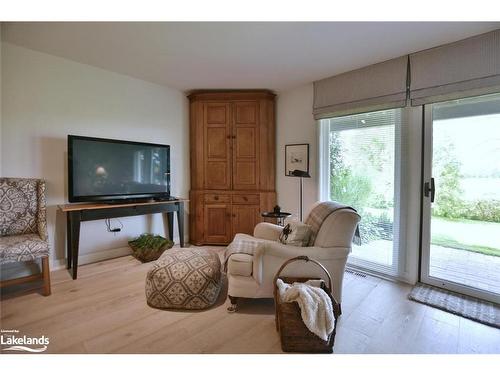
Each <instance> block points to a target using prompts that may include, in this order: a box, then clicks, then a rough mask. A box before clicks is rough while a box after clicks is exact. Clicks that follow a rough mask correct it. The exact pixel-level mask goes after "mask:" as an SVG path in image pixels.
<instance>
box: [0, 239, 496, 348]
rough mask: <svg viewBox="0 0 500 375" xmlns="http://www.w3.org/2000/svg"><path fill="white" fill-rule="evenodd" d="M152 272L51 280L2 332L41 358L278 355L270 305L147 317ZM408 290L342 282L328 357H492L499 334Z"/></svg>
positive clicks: (125, 267)
mask: <svg viewBox="0 0 500 375" xmlns="http://www.w3.org/2000/svg"><path fill="white" fill-rule="evenodd" d="M214 251H217V250H215V249H214ZM218 251H220V248H219V249H218ZM150 266H151V265H150V264H141V263H140V262H139V261H137V260H135V259H134V258H132V257H131V256H127V257H122V258H116V259H111V260H107V261H103V262H99V263H94V264H90V265H85V266H81V267H80V268H79V277H78V280H72V279H71V277H70V275H69V273H68V272H67V271H66V270H58V271H55V272H52V275H51V276H52V295H51V296H49V297H43V296H41V295H40V294H38V293H30V294H24V295H10V296H9V295H4V296H3V300H2V301H1V328H2V329H17V330H19V331H20V334H26V335H29V336H38V335H45V336H46V337H49V338H50V344H49V347H48V352H49V353H281V348H280V342H279V336H278V334H277V332H276V330H275V326H274V306H273V302H272V300H242V303H241V305H240V307H239V311H238V312H237V313H234V314H230V313H227V312H226V307H227V306H228V301H226V300H225V296H226V294H225V290H224V291H223V292H222V293H221V298H219V301H218V303H217V305H216V306H215V307H214V308H212V309H210V310H207V311H203V312H171V311H161V310H155V309H153V308H151V307H149V306H147V304H146V301H145V295H144V279H145V275H146V272H147V270H148V269H149V268H150ZM410 289H411V286H409V285H405V284H399V283H393V282H389V281H386V280H381V279H377V278H374V277H370V276H367V277H365V278H363V277H359V276H355V275H352V274H349V273H346V275H345V283H344V301H343V303H342V310H343V315H342V316H341V318H340V319H339V325H338V327H339V328H338V330H337V336H336V340H335V346H334V351H335V353H500V330H498V329H495V328H491V327H488V326H485V325H482V324H479V323H476V322H473V321H470V320H468V319H464V318H461V317H458V316H456V315H452V314H449V313H446V312H443V311H440V310H437V309H434V308H431V307H429V306H425V305H422V304H419V303H416V302H413V301H410V300H408V299H407V294H408V293H409V291H410Z"/></svg>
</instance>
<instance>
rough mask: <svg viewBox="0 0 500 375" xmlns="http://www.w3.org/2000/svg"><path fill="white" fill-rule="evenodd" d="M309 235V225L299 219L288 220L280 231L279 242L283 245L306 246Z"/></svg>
mask: <svg viewBox="0 0 500 375" xmlns="http://www.w3.org/2000/svg"><path fill="white" fill-rule="evenodd" d="M310 237H311V226H310V225H307V224H304V223H301V222H300V221H291V222H289V223H288V224H287V225H286V226H285V227H284V228H283V231H282V232H281V235H280V238H279V239H280V242H281V243H282V244H284V245H291V246H300V247H304V246H307V245H308V243H309V238H310Z"/></svg>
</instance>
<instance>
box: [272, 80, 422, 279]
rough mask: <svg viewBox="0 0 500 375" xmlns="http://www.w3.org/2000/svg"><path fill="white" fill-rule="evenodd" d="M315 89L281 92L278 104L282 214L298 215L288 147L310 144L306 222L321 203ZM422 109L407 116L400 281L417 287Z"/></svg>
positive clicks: (279, 202)
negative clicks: (288, 170) (288, 173)
mask: <svg viewBox="0 0 500 375" xmlns="http://www.w3.org/2000/svg"><path fill="white" fill-rule="evenodd" d="M312 106H313V85H312V84H309V85H306V86H302V87H298V88H295V89H292V90H289V91H285V92H281V93H279V95H278V101H277V149H276V153H277V179H276V181H277V185H276V189H277V194H278V204H279V205H280V206H281V208H282V210H283V211H289V212H292V213H293V214H294V215H295V218H297V217H298V211H299V199H298V195H299V185H298V184H299V181H298V179H296V178H294V177H286V176H285V145H286V144H289V143H309V144H310V173H311V178H310V179H304V218H305V217H307V214H308V212H309V208H310V207H311V205H312V204H313V203H314V202H316V201H317V200H319V199H320V191H319V161H318V157H319V150H318V147H319V135H320V131H319V130H320V129H319V126H318V124H317V123H316V121H315V120H314V118H313V115H312ZM421 113H422V108H421V107H416V108H410V109H409V110H408V112H407V114H408V118H407V119H406V121H408V124H407V128H406V129H407V133H406V135H405V139H404V142H403V147H404V150H403V152H405V153H406V154H405V156H406V167H405V168H407V171H406V184H405V185H406V186H405V198H404V199H405V202H404V204H405V207H404V209H406V211H407V215H406V217H405V220H404V222H405V224H406V228H405V230H404V233H403V236H402V239H403V241H404V244H405V245H404V246H405V247H406V254H405V255H406V256H405V258H404V260H403V262H404V264H403V269H402V274H401V277H400V279H401V280H403V281H406V282H408V283H411V284H414V283H415V282H416V281H417V277H418V275H417V273H418V253H419V246H420V245H419V232H420V220H419V218H420V157H421V131H422V117H421Z"/></svg>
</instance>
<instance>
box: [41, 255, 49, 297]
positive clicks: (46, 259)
mask: <svg viewBox="0 0 500 375" xmlns="http://www.w3.org/2000/svg"><path fill="white" fill-rule="evenodd" d="M42 275H43V276H42V277H43V295H44V296H50V293H51V290H50V269H49V257H44V258H42Z"/></svg>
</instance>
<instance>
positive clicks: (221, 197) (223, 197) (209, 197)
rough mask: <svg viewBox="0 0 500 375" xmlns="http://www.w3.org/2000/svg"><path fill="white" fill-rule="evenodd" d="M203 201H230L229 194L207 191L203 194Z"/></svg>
mask: <svg viewBox="0 0 500 375" xmlns="http://www.w3.org/2000/svg"><path fill="white" fill-rule="evenodd" d="M205 203H231V196H230V195H229V194H217V193H207V194H205Z"/></svg>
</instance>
